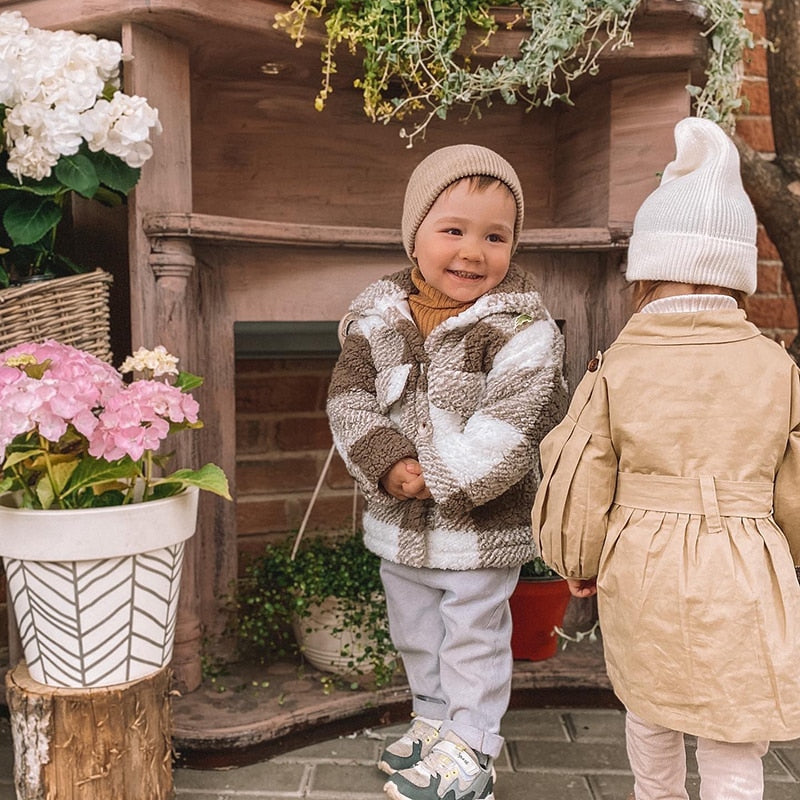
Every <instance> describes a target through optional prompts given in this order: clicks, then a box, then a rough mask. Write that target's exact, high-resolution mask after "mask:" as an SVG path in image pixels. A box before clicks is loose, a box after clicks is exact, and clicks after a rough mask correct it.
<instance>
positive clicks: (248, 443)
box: [236, 416, 276, 454]
mask: <svg viewBox="0 0 800 800" xmlns="http://www.w3.org/2000/svg"><path fill="white" fill-rule="evenodd" d="M275 428H276V422H275V421H274V420H271V419H267V418H264V417H252V418H249V419H248V418H242V417H241V416H237V418H236V452H237V453H239V454H245V453H247V454H249V453H266V452H268V451H269V450H275V449H276V443H275V440H276V433H275Z"/></svg>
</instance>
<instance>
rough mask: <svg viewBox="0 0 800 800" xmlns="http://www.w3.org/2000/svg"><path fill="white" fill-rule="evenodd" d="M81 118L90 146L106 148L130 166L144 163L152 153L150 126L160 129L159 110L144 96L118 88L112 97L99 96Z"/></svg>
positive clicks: (156, 129)
mask: <svg viewBox="0 0 800 800" xmlns="http://www.w3.org/2000/svg"><path fill="white" fill-rule="evenodd" d="M81 119H82V123H83V136H84V138H85V139H86V141H87V143H88V145H89V149H90V150H92V151H94V152H97V151H98V150H105V151H106V152H108V153H111V154H112V155H115V156H119V158H121V159H122V160H123V161H124V162H125V163H126V164H127V165H128V166H130V167H141V166H142V164H144V162H145V161H147V159H148V158H150V156H151V155H152V154H153V148H152V147H151V146H150V143H149V139H150V129H151V128H152V129H154V130H155V131H156V132H157V133H160V132H161V123H160V122H159V120H158V111H156V110H155V109H154V108H151V107H150V106H149V105H148V104H147V100H145V99H144V98H143V97H139V96H137V95H133V96H128V95H126V94H123V93H122V92H116V93H115V94H114V96H113V97H112V98H111V101H108V100H98V101H97V103H96V104H95V106H94V108H91V109H89V110H88V111H87V112H86V113H85V114H83V115H82V118H81Z"/></svg>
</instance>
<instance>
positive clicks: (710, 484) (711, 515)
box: [614, 472, 774, 533]
mask: <svg viewBox="0 0 800 800" xmlns="http://www.w3.org/2000/svg"><path fill="white" fill-rule="evenodd" d="M773 490H774V486H773V484H771V483H767V482H766V481H726V480H720V479H719V478H715V477H714V476H713V475H701V476H700V477H698V478H686V477H682V476H677V475H645V474H643V473H638V472H618V473H617V490H616V493H615V495H614V502H615V503H617V504H618V505H621V506H625V507H626V508H642V509H646V510H648V511H664V512H667V513H673V514H703V515H704V516H705V517H706V524H707V525H708V529H709V531H710V532H711V533H718V532H720V531H722V521H721V517H751V518H755V517H769V516H770V515H771V514H772V497H773Z"/></svg>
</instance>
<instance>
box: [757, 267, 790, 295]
mask: <svg viewBox="0 0 800 800" xmlns="http://www.w3.org/2000/svg"><path fill="white" fill-rule="evenodd" d="M782 275H783V267H782V266H781V265H780V264H771V263H764V262H761V261H759V263H758V290H757V292H756V294H758V295H776V294H780V291H781V276H782Z"/></svg>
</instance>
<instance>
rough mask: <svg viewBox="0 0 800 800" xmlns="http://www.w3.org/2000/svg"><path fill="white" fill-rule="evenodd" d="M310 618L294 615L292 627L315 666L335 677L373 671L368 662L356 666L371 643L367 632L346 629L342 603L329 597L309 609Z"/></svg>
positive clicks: (307, 657)
mask: <svg viewBox="0 0 800 800" xmlns="http://www.w3.org/2000/svg"><path fill="white" fill-rule="evenodd" d="M309 612H310V613H309V615H308V616H305V617H298V616H296V615H295V617H294V619H293V621H292V626H293V628H294V635H295V638H296V639H297V643H298V645H299V646H300V652H302V654H303V657H304V658H305V659H306V661H308V662H309V664H311V665H312V666H313V667H316V668H317V669H318V670H320V671H321V672H330V673H332V674H334V675H354V674H356V673H358V672H370V671H371V668H370V664H369V662H368V661H367V662H365V663H363V664H359V665H357V666H354V664H353V662H354V660H356V659H359V658H361V657H363V655H364V650H365V648H366V647H367V645H369V644H370V643H371V641H372V640H371V639H370V637H369V635H368V633H367V632H366V630H361V631H357V630H352V629H349V628H345V627H344V624H343V616H342V611H341V609H340V607H339V600H338V599H337V598H335V597H328V598H326V600H325V601H324V602H322V603H319V604H312V605H310V606H309Z"/></svg>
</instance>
